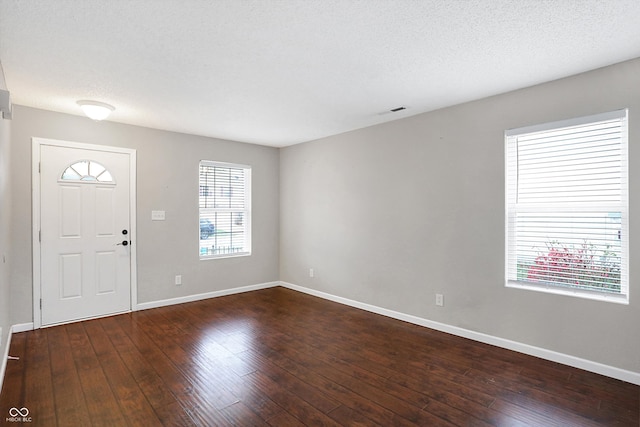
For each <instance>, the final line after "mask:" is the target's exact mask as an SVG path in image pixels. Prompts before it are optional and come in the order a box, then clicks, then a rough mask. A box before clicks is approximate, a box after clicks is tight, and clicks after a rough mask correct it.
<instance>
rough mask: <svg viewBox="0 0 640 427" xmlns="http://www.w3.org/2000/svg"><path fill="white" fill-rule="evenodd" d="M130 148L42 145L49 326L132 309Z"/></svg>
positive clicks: (44, 311)
mask: <svg viewBox="0 0 640 427" xmlns="http://www.w3.org/2000/svg"><path fill="white" fill-rule="evenodd" d="M130 179H131V177H130V159H129V154H127V153H121V152H110V151H102V150H100V149H99V148H96V149H87V148H74V147H67V146H55V145H45V144H42V145H40V233H41V234H40V295H41V320H42V325H43V326H46V325H52V324H56V323H63V322H69V321H74V320H80V319H86V318H91V317H97V316H104V315H108V314H113V313H119V312H124V311H129V310H131V246H130V240H131V220H130V194H129V192H130Z"/></svg>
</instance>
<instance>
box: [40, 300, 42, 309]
mask: <svg viewBox="0 0 640 427" xmlns="http://www.w3.org/2000/svg"><path fill="white" fill-rule="evenodd" d="M40 310H42V298H40Z"/></svg>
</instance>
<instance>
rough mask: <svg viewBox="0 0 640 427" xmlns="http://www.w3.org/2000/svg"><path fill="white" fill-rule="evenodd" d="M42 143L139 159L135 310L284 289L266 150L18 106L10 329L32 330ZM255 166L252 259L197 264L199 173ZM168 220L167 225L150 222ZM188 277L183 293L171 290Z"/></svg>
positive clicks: (271, 158)
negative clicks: (34, 178) (247, 290)
mask: <svg viewBox="0 0 640 427" xmlns="http://www.w3.org/2000/svg"><path fill="white" fill-rule="evenodd" d="M32 137H42V138H50V139H59V140H65V141H75V142H83V143H89V144H100V145H111V146H118V147H127V148H134V149H136V150H137V178H138V186H137V214H138V221H137V233H138V235H137V237H138V238H137V242H135V243H136V244H137V254H138V303H144V302H152V301H157V300H162V299H167V298H176V297H180V296H188V295H193V294H199V293H205V292H213V291H218V290H225V289H231V288H236V287H240V286H247V285H255V284H260V283H266V282H271V281H276V280H278V234H279V211H278V209H279V205H278V200H279V182H278V179H279V176H278V169H279V155H278V150H277V149H275V148H270V147H262V146H258V145H251V144H243V143H238V142H230V141H223V140H218V139H212V138H205V137H198V136H193V135H185V134H179V133H172V132H165V131H160V130H154V129H148V128H142V127H137V126H130V125H123V124H118V123H111V122H94V121H92V120H89V119H87V118H85V117H80V116H72V115H67V114H61V113H55V112H51V111H44V110H38V109H33V108H27V107H22V106H14V114H13V121H12V129H11V141H12V146H11V169H12V176H11V179H12V190H13V198H12V201H13V205H12V214H13V220H12V229H13V235H12V240H11V244H12V253H13V259H14V265H13V268H12V278H11V279H12V283H13V286H12V294H11V298H12V306H13V308H14V310H13V315H12V321H13V323H14V324H18V323H28V322H31V321H33V314H32V311H33V310H32V266H31V263H32V256H31V253H32V252H31V251H32V248H31V246H32V245H31V204H32V203H31V138H32ZM201 159H209V160H218V161H224V162H233V163H242V164H248V165H251V166H252V176H253V183H252V187H253V198H252V209H253V222H252V243H253V245H252V249H253V251H252V255H251V256H249V257H238V258H227V259H217V260H207V261H200V260H199V255H198V238H199V233H198V228H199V226H198V163H199V161H200V160H201ZM152 210H165V211H166V220H165V221H153V222H152V221H151V211H152ZM176 274H181V275H182V283H183V285H182V286H180V287H177V286H175V285H174V276H175V275H176Z"/></svg>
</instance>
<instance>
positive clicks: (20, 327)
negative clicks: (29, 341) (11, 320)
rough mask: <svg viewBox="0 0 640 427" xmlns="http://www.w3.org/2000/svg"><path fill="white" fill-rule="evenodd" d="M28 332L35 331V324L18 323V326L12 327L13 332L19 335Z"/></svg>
mask: <svg viewBox="0 0 640 427" xmlns="http://www.w3.org/2000/svg"><path fill="white" fill-rule="evenodd" d="M26 331H33V322H29V323H18V324H17V325H13V326H12V327H11V332H13V333H14V334H15V333H18V332H26Z"/></svg>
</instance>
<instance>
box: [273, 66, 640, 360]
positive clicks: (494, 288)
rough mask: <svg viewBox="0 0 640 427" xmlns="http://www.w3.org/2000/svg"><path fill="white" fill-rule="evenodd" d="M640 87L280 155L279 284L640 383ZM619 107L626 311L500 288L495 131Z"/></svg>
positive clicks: (464, 110)
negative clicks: (624, 163) (567, 358)
mask: <svg viewBox="0 0 640 427" xmlns="http://www.w3.org/2000/svg"><path fill="white" fill-rule="evenodd" d="M639 76H640V60H634V61H630V62H626V63H622V64H618V65H615V66H611V67H607V68H604V69H599V70H596V71H592V72H589V73H585V74H581V75H577V76H573V77H570V78H567V79H563V80H558V81H554V82H551V83H547V84H543V85H539V86H535V87H531V88H527V89H523V90H519V91H515V92H511V93H507V94H503V95H499V96H495V97H491V98H487V99H482V100H478V101H475V102H471V103H466V104H462V105H458V106H454V107H451V108H447V109H443V110H439V111H435V112H430V113H426V114H421V115H417V116H413V117H410V118H406V119H403V120H398V121H395V122H390V123H387V124H382V125H378V126H374V127H370V128H366V129H361V130H358V131H354V132H350V133H346V134H342V135H338V136H334V137H329V138H326V139H322V140H318V141H314V142H310V143H306V144H301V145H296V146H291V147H288V148H285V149H282V150H281V156H280V183H281V187H280V196H281V202H280V214H281V233H280V278H281V280H283V281H285V282H290V283H293V284H296V285H300V286H305V287H308V288H311V289H314V290H318V291H322V292H326V293H329V294H333V295H336V296H339V297H344V298H349V299H352V300H356V301H359V302H364V303H368V304H372V305H375V306H379V307H382V308H386V309H391V310H395V311H398V312H401V313H405V314H410V315H414V316H418V317H422V318H425V319H429V320H433V321H437V322H442V323H445V324H448V325H453V326H457V327H461V328H465V329H469V330H472V331H476V332H481V333H485V334H489V335H492V336H496V337H500V338H504V339H509V340H513V341H517V342H521V343H525V344H529V345H533V346H536V347H541V348H545V349H548V350H553V351H557V352H561V353H564V354H568V355H573V356H576V357H580V358H584V359H588V360H592V361H596V362H600V363H604V364H607V365H610V366H614V367H618V368H622V369H626V370H630V371H634V372H640V332H639V329H638V326H639V325H640V286H639V285H638V283H639V282H638V279H637V277H638V276H636V273H637V271H636V267H637V266H639V265H640V248H639V246H638V244H639V243H638V242H640V215H639V214H638V212H640V196H639V195H640V173H637V172H636V171H637V170H638V169H639V167H640V146H639V145H638V144H637V139H638V137H640V118H639V117H640V80H639ZM624 107H629V110H630V112H629V116H630V129H629V134H630V148H629V151H630V164H629V165H630V203H631V206H630V209H631V212H632V214H633V216H632V218H631V221H630V229H631V236H630V242H631V246H630V253H631V260H630V266H631V272H630V273H631V284H630V287H631V290H630V292H631V303H630V304H629V305H620V304H614V303H606V302H599V301H591V300H586V299H579V298H572V297H566V296H558V295H550V294H544V293H539V292H532V291H525V290H519V289H512V288H506V287H505V286H504V283H505V278H504V269H505V267H504V264H505V263H504V256H505V232H504V227H505V225H504V209H505V190H504V186H505V183H504V131H505V130H506V129H510V128H516V127H520V126H525V125H531V124H537V123H544V122H549V121H554V120H560V119H567V118H572V117H577V116H582V115H588V114H595V113H600V112H605V111H610V110H615V109H620V108H624ZM309 268H314V270H315V277H314V278H310V277H309ZM436 293H442V294H444V298H445V305H444V307H436V306H435V303H434V299H435V298H434V295H435V294H436Z"/></svg>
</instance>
